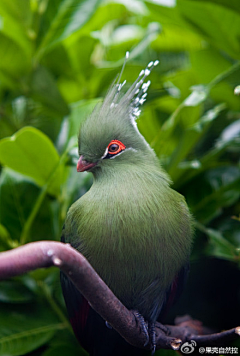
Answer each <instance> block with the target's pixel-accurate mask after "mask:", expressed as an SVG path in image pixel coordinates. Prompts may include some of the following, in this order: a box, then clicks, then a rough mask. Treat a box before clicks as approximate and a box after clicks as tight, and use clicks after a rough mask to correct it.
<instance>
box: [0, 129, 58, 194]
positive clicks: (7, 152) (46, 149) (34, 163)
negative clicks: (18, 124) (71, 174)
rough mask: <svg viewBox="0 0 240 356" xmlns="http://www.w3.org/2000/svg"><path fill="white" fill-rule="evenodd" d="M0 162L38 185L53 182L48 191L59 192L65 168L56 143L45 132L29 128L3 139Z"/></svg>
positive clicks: (0, 143) (0, 145)
mask: <svg viewBox="0 0 240 356" xmlns="http://www.w3.org/2000/svg"><path fill="white" fill-rule="evenodd" d="M0 162H1V163H2V164H3V165H5V166H7V167H9V168H11V169H13V170H15V171H17V172H19V173H22V174H24V175H26V176H28V177H30V178H32V179H33V180H34V181H35V182H36V183H37V184H38V185H40V186H44V185H45V184H47V183H48V182H49V187H48V191H49V192H50V193H52V194H54V195H55V194H58V192H59V189H60V185H61V183H62V167H61V165H60V164H59V156H58V153H57V151H56V150H55V148H54V145H53V143H52V142H51V141H50V140H49V138H48V137H47V136H46V135H44V134H43V133H42V132H41V131H39V130H37V129H35V128H33V127H26V128H23V129H21V130H20V131H18V132H17V133H16V134H15V135H14V136H12V137H9V138H4V139H2V140H1V141H0Z"/></svg>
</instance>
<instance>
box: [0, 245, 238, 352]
mask: <svg viewBox="0 0 240 356" xmlns="http://www.w3.org/2000/svg"><path fill="white" fill-rule="evenodd" d="M51 266H56V267H58V268H60V269H61V271H62V272H64V273H65V274H66V275H67V276H68V277H69V278H70V279H71V280H72V282H73V283H74V284H75V286H76V287H77V288H78V290H79V291H80V292H81V293H82V295H83V296H84V297H85V298H86V299H87V300H88V301H89V304H90V305H91V307H92V308H93V309H94V310H95V311H96V312H97V313H99V314H100V315H101V316H102V318H103V319H104V320H107V321H108V323H109V324H110V325H111V326H112V327H113V328H114V329H115V330H116V331H117V332H118V333H119V334H120V335H121V336H122V337H123V338H124V339H125V340H126V341H127V342H128V343H130V344H132V345H133V346H136V347H140V348H144V346H143V345H144V343H145V341H146V340H145V334H144V332H143V331H142V330H141V326H140V324H139V322H138V320H137V319H136V317H135V315H134V313H133V312H132V311H130V310H128V309H127V308H126V307H125V306H124V305H123V304H122V303H121V302H120V301H119V300H118V299H117V297H116V296H115V295H114V294H113V293H112V291H111V290H110V289H109V288H108V287H107V285H106V284H105V283H104V282H103V280H102V279H101V278H100V277H99V276H98V274H97V273H96V272H95V271H94V269H93V268H92V267H91V265H90V264H89V262H88V261H87V260H86V259H85V257H84V256H83V255H82V254H80V253H79V252H78V251H76V250H75V249H73V248H72V247H71V246H70V245H69V244H63V243H61V242H54V241H40V242H33V243H29V244H27V245H24V246H21V247H18V248H16V249H14V250H10V251H6V252H2V253H0V280H3V279H7V278H10V277H14V276H17V275H21V274H23V273H26V272H29V271H32V270H35V269H38V268H47V267H51ZM167 328H168V335H166V333H164V332H163V330H162V328H161V327H160V324H158V323H156V331H157V335H156V341H157V349H159V348H164V349H174V350H178V349H179V348H180V346H181V344H182V343H183V342H186V341H190V340H195V341H196V342H197V344H198V345H201V346H204V345H206V346H209V345H216V344H222V343H224V342H226V341H231V340H233V339H236V338H237V337H239V335H240V327H236V328H234V329H231V330H228V331H224V332H222V333H217V334H209V330H207V329H206V328H204V327H202V325H201V323H200V322H199V321H194V320H192V319H191V318H189V317H188V318H185V319H181V320H179V319H178V320H176V325H167ZM145 348H149V345H147V346H146V347H145Z"/></svg>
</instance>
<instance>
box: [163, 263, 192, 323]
mask: <svg viewBox="0 0 240 356" xmlns="http://www.w3.org/2000/svg"><path fill="white" fill-rule="evenodd" d="M188 274H189V263H186V264H185V265H184V266H183V267H182V269H181V270H180V271H179V272H178V274H177V275H176V277H175V279H174V281H173V282H172V284H171V286H170V288H169V290H168V292H167V295H166V299H165V304H164V305H163V308H162V310H161V313H160V315H159V317H158V320H159V321H161V320H162V319H163V318H164V317H165V316H166V314H167V313H168V311H169V309H170V308H171V307H172V306H173V305H174V304H175V303H176V301H177V300H178V298H179V297H180V295H181V294H182V291H183V289H184V286H185V284H186V281H187V278H188Z"/></svg>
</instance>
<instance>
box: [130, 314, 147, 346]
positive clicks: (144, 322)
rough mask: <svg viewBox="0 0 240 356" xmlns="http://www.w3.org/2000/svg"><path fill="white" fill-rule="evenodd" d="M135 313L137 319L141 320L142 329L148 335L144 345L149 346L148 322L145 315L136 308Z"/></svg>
mask: <svg viewBox="0 0 240 356" xmlns="http://www.w3.org/2000/svg"><path fill="white" fill-rule="evenodd" d="M133 314H134V316H135V318H136V319H137V321H138V322H139V324H140V326H141V330H142V331H143V334H144V335H145V337H146V341H145V343H144V346H147V344H148V343H149V333H148V323H147V322H146V321H145V319H144V317H143V316H142V315H141V314H140V313H139V312H138V311H136V310H133Z"/></svg>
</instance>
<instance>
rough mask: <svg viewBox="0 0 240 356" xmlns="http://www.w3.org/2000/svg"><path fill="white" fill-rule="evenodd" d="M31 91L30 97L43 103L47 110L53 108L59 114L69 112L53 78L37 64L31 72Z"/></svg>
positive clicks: (62, 114)
mask: <svg viewBox="0 0 240 356" xmlns="http://www.w3.org/2000/svg"><path fill="white" fill-rule="evenodd" d="M31 93H32V97H33V98H34V99H35V100H36V101H40V102H41V103H42V104H43V105H45V106H46V107H47V108H48V110H49V109H50V110H53V111H54V112H56V113H57V114H60V115H61V116H64V115H67V114H68V113H69V109H68V106H67V104H66V103H65V101H64V99H63V97H62V95H61V94H60V92H59V90H58V87H57V85H56V82H55V80H54V78H53V77H52V75H51V74H50V73H49V71H48V70H47V69H46V68H44V67H42V66H39V67H38V68H37V69H35V70H34V71H33V73H32V77H31Z"/></svg>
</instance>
